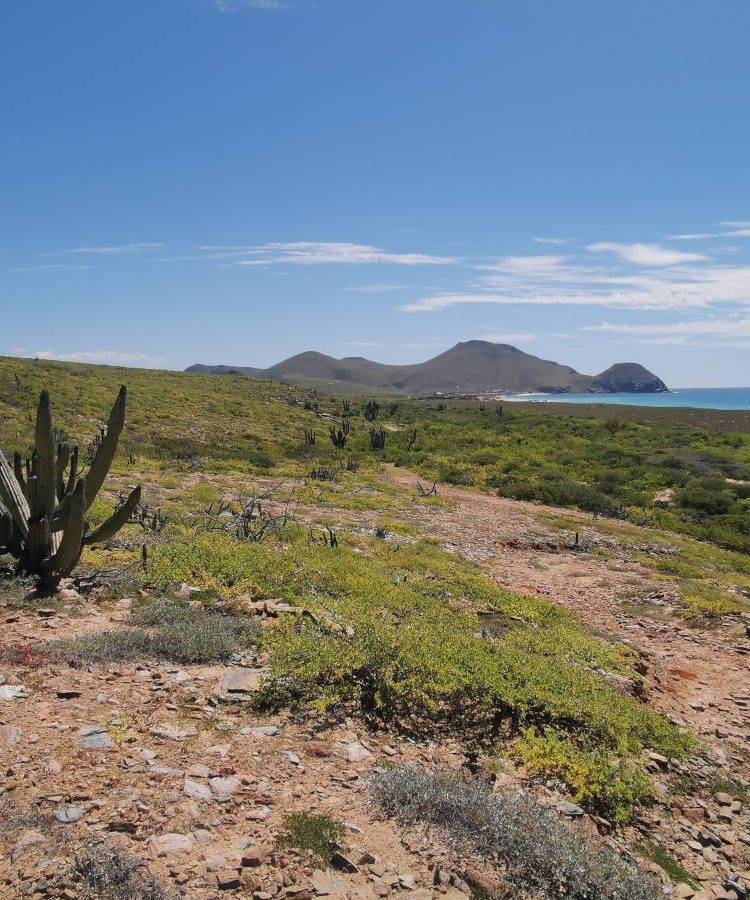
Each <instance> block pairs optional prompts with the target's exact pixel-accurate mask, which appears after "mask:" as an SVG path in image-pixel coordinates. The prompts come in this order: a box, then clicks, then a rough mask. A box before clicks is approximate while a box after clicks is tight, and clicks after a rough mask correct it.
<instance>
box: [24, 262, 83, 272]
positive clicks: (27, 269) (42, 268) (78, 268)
mask: <svg viewBox="0 0 750 900" xmlns="http://www.w3.org/2000/svg"><path fill="white" fill-rule="evenodd" d="M91 268H93V266H69V265H66V264H65V263H42V264H41V265H38V266H18V268H16V269H11V270H10V271H11V272H43V271H45V270H46V269H58V270H59V269H63V270H67V271H69V272H81V271H83V270H85V269H91Z"/></svg>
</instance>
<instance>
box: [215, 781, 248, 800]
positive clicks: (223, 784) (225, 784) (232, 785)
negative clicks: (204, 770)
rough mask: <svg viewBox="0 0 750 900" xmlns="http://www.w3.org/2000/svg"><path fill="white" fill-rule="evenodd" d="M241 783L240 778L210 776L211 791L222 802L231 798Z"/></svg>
mask: <svg viewBox="0 0 750 900" xmlns="http://www.w3.org/2000/svg"><path fill="white" fill-rule="evenodd" d="M241 784H242V782H241V781H240V779H239V778H209V780H208V785H209V789H210V791H211V793H212V794H213V795H214V796H215V797H216V799H217V800H218V801H219V802H220V803H225V802H226V801H227V800H229V799H230V798H231V796H232V794H234V793H235V791H237V790H239V787H240V785H241Z"/></svg>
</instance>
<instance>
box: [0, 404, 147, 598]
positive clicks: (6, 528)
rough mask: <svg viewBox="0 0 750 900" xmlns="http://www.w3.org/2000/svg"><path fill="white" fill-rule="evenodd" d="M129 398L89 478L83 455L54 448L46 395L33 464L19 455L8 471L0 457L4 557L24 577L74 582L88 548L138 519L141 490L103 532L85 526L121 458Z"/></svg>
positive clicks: (119, 407)
mask: <svg viewBox="0 0 750 900" xmlns="http://www.w3.org/2000/svg"><path fill="white" fill-rule="evenodd" d="M125 398H126V390H125V388H124V387H122V388H120V393H119V394H118V395H117V400H116V401H115V405H114V406H113V407H112V411H111V412H110V414H109V420H108V422H107V429H106V432H105V433H104V435H103V437H102V439H101V441H100V442H99V445H98V447H97V449H96V453H95V455H94V459H93V461H92V463H91V465H90V467H89V470H88V472H87V473H86V475H85V477H84V476H83V475H80V474H79V472H78V448H77V447H72V448H71V446H70V445H69V444H64V443H58V444H56V443H55V439H54V432H53V429H52V411H51V408H50V399H49V394H48V393H47V391H42V394H41V397H40V398H39V406H38V408H37V414H36V430H35V436H34V452H33V453H32V455H31V459H27V460H26V461H25V463H24V460H23V458H22V456H21V454H20V453H15V454H14V455H13V465H12V466H11V465H10V464H9V463H8V461H7V460H6V458H5V456H4V455H3V453H2V451H0V553H3V552H6V553H10V554H11V555H12V556H13V557H15V559H16V560H17V561H18V565H17V571H18V573H19V574H24V575H37V576H39V577H40V579H41V580H42V582H43V583H44V584H46V585H54V584H55V583H57V582H58V581H59V580H60V579H61V578H65V577H66V576H68V575H70V573H71V572H72V571H73V569H74V568H75V567H76V565H77V564H78V560H79V559H80V558H81V553H82V552H83V548H84V546H86V545H87V544H96V543H101V542H102V541H106V540H108V539H109V538H111V537H112V536H113V535H114V534H116V533H117V532H118V531H119V530H120V528H122V526H123V525H124V524H125V523H126V522H127V521H128V519H129V518H130V517H131V515H132V514H133V513H134V512H135V509H136V507H137V506H138V503H139V502H140V499H141V489H140V487H137V488H135V490H133V491H132V492H131V493H130V496H129V497H128V498H127V500H126V501H125V503H123V504H122V505H121V506H120V507H119V508H118V509H117V510H116V511H115V512H114V513H113V515H111V516H110V517H109V519H107V521H106V522H104V523H103V524H102V525H100V526H99V528H97V529H95V530H94V531H90V530H89V528H88V522H87V521H86V511H87V510H88V508H89V507H90V506H91V504H92V503H93V502H94V500H95V498H96V495H97V494H98V493H99V489H100V488H101V486H102V485H103V484H104V479H105V478H106V477H107V473H108V472H109V467H110V466H111V465H112V460H113V459H114V457H115V452H116V451H117V442H118V440H119V438H120V433H121V432H122V428H123V425H124V424H125Z"/></svg>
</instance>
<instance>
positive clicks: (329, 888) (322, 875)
mask: <svg viewBox="0 0 750 900" xmlns="http://www.w3.org/2000/svg"><path fill="white" fill-rule="evenodd" d="M310 882H311V883H312V886H313V890H314V891H315V893H316V894H317V895H318V896H319V897H325V896H327V895H328V894H338V893H340V892H341V881H340V879H338V878H333V877H332V876H331V875H329V874H328V873H327V872H323V871H321V870H320V869H315V871H314V872H313V873H312V875H311V876H310Z"/></svg>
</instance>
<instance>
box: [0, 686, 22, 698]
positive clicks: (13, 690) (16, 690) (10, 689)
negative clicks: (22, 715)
mask: <svg viewBox="0 0 750 900" xmlns="http://www.w3.org/2000/svg"><path fill="white" fill-rule="evenodd" d="M28 696H29V692H28V690H27V689H26V688H25V687H24V686H23V685H22V684H3V685H0V700H9V701H10V700H26V699H27V697H28Z"/></svg>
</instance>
